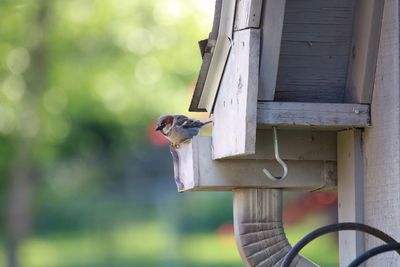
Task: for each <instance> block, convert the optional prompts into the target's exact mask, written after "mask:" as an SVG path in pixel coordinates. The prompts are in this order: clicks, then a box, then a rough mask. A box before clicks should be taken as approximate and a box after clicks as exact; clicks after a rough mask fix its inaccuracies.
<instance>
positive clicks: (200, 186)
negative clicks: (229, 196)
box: [177, 137, 336, 191]
mask: <svg viewBox="0 0 400 267" xmlns="http://www.w3.org/2000/svg"><path fill="white" fill-rule="evenodd" d="M177 152H178V155H179V158H180V160H179V172H178V175H177V176H179V180H180V181H181V183H182V184H183V188H182V191H230V190H232V189H234V188H241V187H260V188H292V189H304V190H315V189H334V188H335V185H336V162H335V161H323V160H318V161H312V160H287V164H288V167H289V174H288V176H287V177H286V178H285V179H283V180H282V181H272V180H270V179H269V178H268V177H267V176H265V174H264V173H263V171H262V169H263V168H268V170H271V171H272V172H273V173H279V172H280V171H281V170H280V166H279V164H277V163H276V161H275V160H248V159H224V160H213V159H212V158H211V137H195V138H194V139H193V140H192V142H191V143H189V144H184V145H182V146H181V148H180V149H178V150H177Z"/></svg>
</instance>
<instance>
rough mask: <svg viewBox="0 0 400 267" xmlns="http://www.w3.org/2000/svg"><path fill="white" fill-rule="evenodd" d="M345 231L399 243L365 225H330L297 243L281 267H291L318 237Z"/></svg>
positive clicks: (348, 223)
mask: <svg viewBox="0 0 400 267" xmlns="http://www.w3.org/2000/svg"><path fill="white" fill-rule="evenodd" d="M344 230H356V231H361V232H364V233H368V234H370V235H373V236H375V237H377V238H379V239H381V240H383V241H384V242H386V243H397V241H396V240H395V239H393V238H392V237H391V236H389V235H388V234H386V233H384V232H382V231H381V230H378V229H376V228H374V227H371V226H368V225H365V224H361V223H350V222H344V223H335V224H330V225H327V226H323V227H321V228H318V229H316V230H314V231H312V232H311V233H309V234H307V235H306V236H305V237H303V238H302V239H301V240H300V241H299V242H297V244H296V245H295V246H294V247H293V248H292V249H291V250H290V251H289V253H288V254H287V255H286V257H285V259H284V260H283V262H282V264H281V267H289V266H290V264H291V263H292V261H293V259H294V258H295V257H296V255H297V254H298V253H299V251H300V250H301V249H302V248H303V247H305V246H306V245H307V244H308V243H310V242H311V241H313V240H314V239H316V238H317V237H320V236H322V235H324V234H328V233H332V232H338V231H344ZM397 253H399V254H400V250H398V251H397Z"/></svg>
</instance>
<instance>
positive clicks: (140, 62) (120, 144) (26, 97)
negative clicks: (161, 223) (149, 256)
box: [0, 0, 213, 267]
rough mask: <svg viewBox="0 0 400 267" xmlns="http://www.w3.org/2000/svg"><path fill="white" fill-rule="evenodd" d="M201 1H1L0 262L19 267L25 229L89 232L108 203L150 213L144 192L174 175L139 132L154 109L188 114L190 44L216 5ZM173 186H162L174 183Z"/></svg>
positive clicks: (192, 71) (192, 66)
mask: <svg viewBox="0 0 400 267" xmlns="http://www.w3.org/2000/svg"><path fill="white" fill-rule="evenodd" d="M199 2H200V1H197V0H191V1H177V0H165V1H164V0H162V1H161V0H158V1H157V0H148V1H140V0H107V1H95V0H69V1H64V0H38V1H30V0H2V1H0V36H1V39H0V177H1V178H0V201H1V203H7V205H1V206H0V209H1V215H2V217H3V218H4V220H2V222H1V223H2V224H4V223H5V226H6V227H5V229H6V232H5V233H4V236H6V239H7V246H6V247H7V249H6V251H7V258H8V266H10V267H14V266H18V263H17V255H18V253H17V248H18V245H19V244H20V242H21V240H22V239H23V238H24V237H25V236H26V235H27V233H29V231H30V229H32V230H33V233H38V232H46V231H47V232H48V231H60V230H65V229H75V228H76V227H77V228H82V227H95V225H96V223H97V222H98V221H102V223H104V221H106V220H112V218H110V216H108V214H107V213H106V214H104V210H105V209H107V206H109V205H110V203H111V202H112V201H115V202H117V203H118V205H120V207H122V206H123V205H124V203H132V204H130V206H129V207H128V209H132V206H134V207H135V209H137V210H140V209H141V210H143V211H144V212H145V213H146V216H150V215H149V214H151V211H150V209H149V206H151V205H153V204H154V203H153V204H151V202H152V201H153V202H156V203H158V202H159V199H158V198H159V196H158V195H157V194H158V193H154V192H151V190H152V187H153V185H154V184H156V183H157V180H160V179H165V178H166V177H165V176H166V175H165V173H167V171H166V170H168V171H169V173H170V174H171V166H170V164H171V163H170V162H169V161H166V160H165V159H168V160H169V157H168V152H167V151H166V150H162V149H161V150H160V148H153V147H151V146H150V144H149V143H148V140H147V131H148V127H149V126H150V125H151V122H152V121H153V120H154V119H155V118H156V117H157V116H158V115H160V114H162V113H167V112H168V113H186V109H187V106H188V102H189V96H190V87H191V85H192V83H193V80H194V79H195V78H196V75H197V70H198V67H199V64H200V56H199V54H198V48H197V44H196V41H197V40H199V39H201V38H203V37H204V36H206V34H207V31H208V30H209V28H210V24H211V20H210V17H211V16H212V14H211V13H212V5H213V1H210V3H211V5H208V6H207V7H209V9H204V10H203V11H204V12H193V10H199V9H198V6H199V5H200V4H199ZM202 5H204V3H203V4H202ZM207 12H209V16H205V14H207ZM153 166H158V168H154V167H153ZM171 181H172V179H171V180H169V183H167V182H165V183H164V182H163V186H164V185H165V184H169V185H170V186H171V187H170V188H171V189H172V190H173V187H174V186H173V184H172V183H171ZM143 188H145V189H146V190H143ZM163 190H165V189H163ZM144 191H146V192H144ZM170 192H171V193H172V192H173V191H170ZM123 197H127V198H128V197H129V198H133V199H135V200H137V201H138V202H137V203H138V204H136V202H134V201H133V202H132V201H121V198H123ZM149 203H150V204H149ZM127 205H128V204H127ZM109 210H110V211H112V212H113V214H117V213H118V210H117V209H114V207H113V206H111V207H109ZM131 213H132V212H131ZM134 214H135V213H134ZM74 227H75V228H74ZM2 229H3V227H2Z"/></svg>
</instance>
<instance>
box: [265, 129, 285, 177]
mask: <svg viewBox="0 0 400 267" xmlns="http://www.w3.org/2000/svg"><path fill="white" fill-rule="evenodd" d="M272 130H273V131H274V152H275V159H276V161H278V163H279V164H280V165H281V166H282V168H283V175H282V176H273V175H272V174H271V173H270V172H269V171H268V170H267V169H265V168H264V169H263V172H264V173H265V175H267V176H268V178H269V179H271V180H273V181H277V180H281V179H283V178H285V177H286V176H287V174H288V167H287V165H286V163H285V162H284V161H283V160H282V159H281V157H280V156H279V147H278V135H277V133H276V127H272Z"/></svg>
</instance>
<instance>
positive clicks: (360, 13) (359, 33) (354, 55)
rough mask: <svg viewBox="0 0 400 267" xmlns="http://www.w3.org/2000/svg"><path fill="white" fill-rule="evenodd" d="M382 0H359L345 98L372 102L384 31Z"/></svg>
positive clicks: (383, 2)
mask: <svg viewBox="0 0 400 267" xmlns="http://www.w3.org/2000/svg"><path fill="white" fill-rule="evenodd" d="M384 4H385V1H383V0H357V1H356V8H355V14H354V22H353V40H352V49H351V55H350V62H349V68H348V75H347V85H346V91H345V102H352V103H354V102H355V103H371V100H372V90H373V87H374V79H375V70H376V64H377V58H378V48H379V37H380V34H381V26H382V17H383V8H384Z"/></svg>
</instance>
